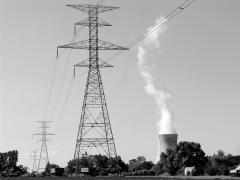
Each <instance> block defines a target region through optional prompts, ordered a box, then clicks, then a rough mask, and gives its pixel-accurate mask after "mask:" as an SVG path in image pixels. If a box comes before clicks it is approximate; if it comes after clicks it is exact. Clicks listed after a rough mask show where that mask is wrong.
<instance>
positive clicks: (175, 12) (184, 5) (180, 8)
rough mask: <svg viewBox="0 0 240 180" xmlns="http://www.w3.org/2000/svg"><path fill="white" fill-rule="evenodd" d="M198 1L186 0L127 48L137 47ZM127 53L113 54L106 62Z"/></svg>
mask: <svg viewBox="0 0 240 180" xmlns="http://www.w3.org/2000/svg"><path fill="white" fill-rule="evenodd" d="M195 1H196V0H186V1H185V2H184V3H182V4H181V5H180V6H178V7H177V8H176V9H174V10H173V11H171V12H170V13H169V14H168V15H167V16H165V17H164V18H163V19H162V20H161V21H160V23H159V24H158V25H156V26H155V27H154V28H153V29H150V30H147V31H145V32H144V33H143V34H142V35H140V36H138V37H137V38H136V39H135V40H133V41H131V42H130V43H128V44H127V46H126V47H127V48H129V49H130V48H132V47H133V46H135V45H136V44H137V43H139V42H140V41H142V40H143V39H145V38H146V37H147V36H149V35H150V34H151V33H153V32H154V31H156V30H157V29H159V28H160V27H161V26H162V25H163V24H165V23H166V22H168V21H170V20H171V19H173V18H174V17H175V16H177V15H178V14H179V13H180V12H182V11H183V10H185V9H186V8H187V7H189V6H190V5H191V4H192V3H193V2H195ZM125 52H126V51H119V52H117V53H115V54H113V55H112V56H110V57H109V58H107V60H106V61H108V62H110V61H113V60H114V58H116V57H117V56H119V55H121V54H123V53H125Z"/></svg>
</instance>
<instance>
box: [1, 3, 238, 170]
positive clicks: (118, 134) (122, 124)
mask: <svg viewBox="0 0 240 180" xmlns="http://www.w3.org/2000/svg"><path fill="white" fill-rule="evenodd" d="M89 2H90V3H96V2H97V1H96V0H95V1H94V0H89V1H87V0H51V1H49V0H41V1H40V0H21V1H19V0H0V61H1V63H0V67H1V69H0V73H1V74H0V98H1V99H0V113H1V114H0V152H5V151H8V150H13V149H17V150H19V163H20V164H24V165H27V166H29V167H31V160H30V159H31V157H30V155H31V152H32V151H33V150H35V149H37V150H38V151H39V150H40V145H41V144H40V143H37V139H38V138H39V137H33V136H32V134H34V133H37V132H38V131H37V130H38V126H39V125H38V124H37V123H36V121H41V120H43V117H44V112H45V109H46V101H47V96H48V92H49V88H50V80H51V77H52V73H53V68H54V64H55V61H56V47H57V46H58V45H63V44H67V43H69V42H70V41H71V39H72V37H73V24H74V23H75V22H78V21H80V20H82V19H85V18H86V15H85V14H83V13H82V12H79V11H77V10H75V9H72V8H70V7H66V6H65V5H66V4H76V3H89ZM182 2H184V1H180V0H171V1H168V0H131V1H129V0H105V1H104V4H105V5H112V6H119V7H120V9H118V10H115V11H111V12H106V13H104V14H102V15H101V16H100V17H101V18H102V19H104V20H106V21H107V22H109V23H111V24H112V25H113V26H112V27H104V28H101V29H100V30H99V31H100V34H99V38H100V39H102V40H106V41H110V42H113V43H116V44H119V45H122V46H124V45H127V44H128V43H129V42H130V41H132V40H134V39H135V38H136V37H138V35H140V34H141V33H143V32H144V31H145V30H146V29H147V28H148V27H150V26H152V25H153V24H154V22H155V20H156V19H157V18H160V17H162V16H165V15H167V14H168V13H169V12H171V11H172V10H173V9H174V8H176V7H177V6H178V5H179V4H181V3H182ZM239 7H240V1H239V0H231V1H229V0H208V1H200V0H197V1H196V2H195V3H194V4H192V6H190V7H189V8H188V9H186V10H185V11H184V12H182V13H181V14H179V15H178V16H177V17H175V18H174V19H173V20H171V21H170V22H168V23H167V29H166V30H165V31H164V33H163V34H162V35H161V37H160V46H161V49H160V51H159V52H153V54H152V55H151V60H149V61H148V63H149V64H148V65H150V66H154V70H153V72H152V73H153V76H154V77H155V85H156V86H157V88H158V89H162V90H164V91H167V92H169V93H171V95H172V97H173V98H172V101H171V102H170V109H171V111H172V113H173V116H174V126H175V128H176V130H177V132H178V136H179V139H178V140H179V141H195V142H199V143H200V144H201V145H202V148H203V150H204V151H205V152H206V153H207V154H208V155H211V154H213V153H214V152H216V151H217V150H219V149H222V150H224V151H225V152H226V153H232V154H240V143H239V136H240V135H239V134H240V131H239V127H240V115H239V108H240V94H239V92H240V80H239V78H240V71H239V68H240V36H239V32H240V21H239V18H240V11H239ZM87 38H88V37H87V29H84V30H83V31H82V32H81V33H79V34H78V38H77V40H84V39H87ZM137 47H138V46H135V47H134V48H133V49H131V50H130V51H127V52H124V53H122V54H121V55H119V56H117V57H115V58H113V59H109V57H110V56H111V55H112V54H114V52H110V51H105V52H100V58H101V59H103V60H106V61H109V62H110V63H111V64H113V65H114V68H109V69H102V79H103V83H104V89H105V93H106V98H107V103H108V109H109V114H110V118H111V124H112V129H113V133H114V137H115V143H116V148H117V153H118V154H119V155H120V156H121V157H122V158H123V160H125V161H128V160H129V159H131V158H135V157H137V156H138V155H144V156H145V157H146V158H147V159H148V160H152V161H154V160H155V158H156V153H157V140H158V137H157V121H158V114H157V107H156V104H155V101H154V99H153V98H152V97H151V96H149V95H147V94H146V93H145V91H144V86H145V84H144V80H143V79H142V77H141V75H140V73H139V71H138V68H137ZM68 57H69V58H68ZM86 58H87V51H84V50H72V51H69V50H66V51H63V50H60V56H59V61H58V66H57V73H56V79H55V83H54V88H53V96H52V99H51V101H50V107H49V111H48V113H47V120H51V121H53V122H52V123H51V124H50V127H51V128H49V132H53V133H56V135H55V136H53V137H49V139H50V140H51V141H50V142H49V144H48V145H49V154H50V161H51V162H52V163H57V164H60V165H62V166H66V164H67V162H68V161H69V160H70V159H72V158H73V153H74V148H75V141H76V136H77V130H78V125H79V119H80V113H81V106H82V100H83V92H84V88H85V83H86V69H78V71H77V73H78V76H77V77H76V78H75V79H74V80H73V84H72V89H71V93H70V95H69V98H68V101H67V104H66V106H65V108H63V107H64V104H65V101H66V100H65V99H66V96H67V94H68V93H67V92H68V89H69V87H71V79H72V75H73V65H74V64H76V63H78V62H80V61H83V60H85V59H86ZM67 62H68V63H67ZM65 67H66V73H65V74H66V76H65V78H63V77H64V71H65V70H64V69H65ZM62 79H64V83H63V87H62V91H61V94H60V96H59V98H58V91H59V89H61V81H62ZM56 98H58V99H59V100H58V101H57V106H55V103H56ZM54 107H56V110H55V111H54V109H55V108H54ZM63 109H64V111H63ZM51 117H52V118H51ZM60 117H61V118H60Z"/></svg>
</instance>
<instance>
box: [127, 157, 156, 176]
mask: <svg viewBox="0 0 240 180" xmlns="http://www.w3.org/2000/svg"><path fill="white" fill-rule="evenodd" d="M153 165H154V164H153V162H152V161H147V160H146V158H145V157H144V156H138V157H137V158H136V159H131V160H130V161H129V164H128V170H129V172H130V173H131V174H136V175H148V174H149V172H148V171H150V170H151V169H152V168H153Z"/></svg>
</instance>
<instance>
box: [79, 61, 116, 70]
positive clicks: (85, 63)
mask: <svg viewBox="0 0 240 180" xmlns="http://www.w3.org/2000/svg"><path fill="white" fill-rule="evenodd" d="M98 66H99V68H105V67H113V65H111V64H109V63H107V62H105V61H103V60H101V59H98ZM74 67H87V68H89V67H90V64H89V59H87V60H84V61H82V62H80V63H78V64H75V65H74Z"/></svg>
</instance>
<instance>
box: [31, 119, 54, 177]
mask: <svg viewBox="0 0 240 180" xmlns="http://www.w3.org/2000/svg"><path fill="white" fill-rule="evenodd" d="M37 122H38V123H40V124H41V126H40V127H39V129H41V132H39V133H36V134H34V135H39V136H41V139H40V141H41V142H42V145H41V151H40V156H39V161H38V166H37V172H41V171H44V170H45V168H46V165H47V163H49V156H48V149H47V141H49V140H48V139H47V136H49V135H54V134H52V133H48V132H47V128H49V127H48V126H47V124H48V123H50V122H51V121H37Z"/></svg>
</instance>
